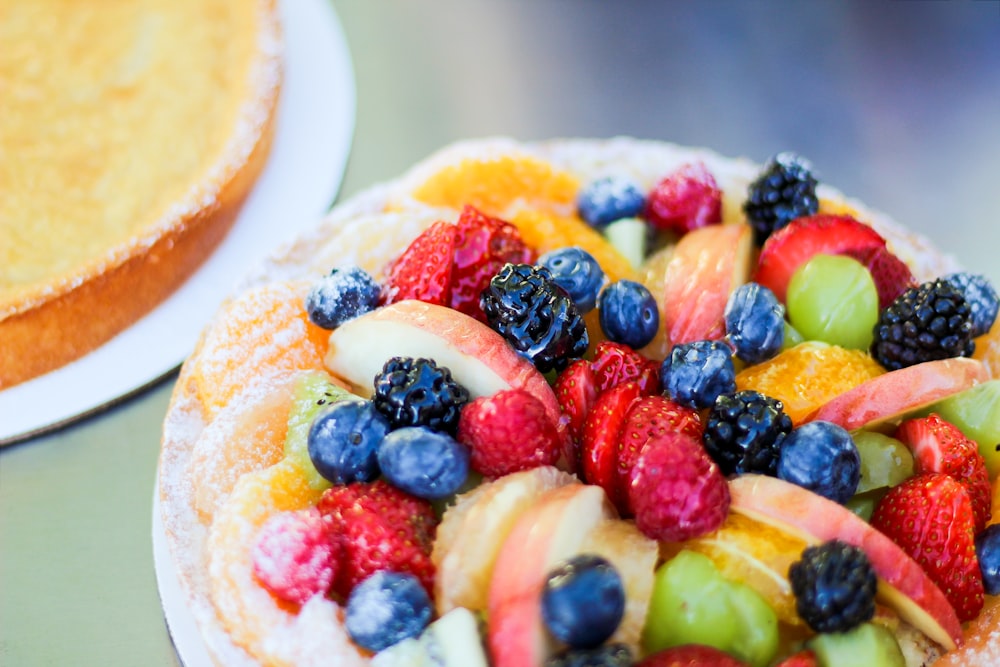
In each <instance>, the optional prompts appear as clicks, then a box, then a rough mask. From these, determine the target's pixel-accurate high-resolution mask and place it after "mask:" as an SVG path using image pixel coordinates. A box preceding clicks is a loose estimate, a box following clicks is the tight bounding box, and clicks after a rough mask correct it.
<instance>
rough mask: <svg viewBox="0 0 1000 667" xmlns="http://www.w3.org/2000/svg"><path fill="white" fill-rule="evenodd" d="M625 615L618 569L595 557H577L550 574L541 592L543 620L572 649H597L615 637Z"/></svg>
mask: <svg viewBox="0 0 1000 667" xmlns="http://www.w3.org/2000/svg"><path fill="white" fill-rule="evenodd" d="M624 614H625V587H624V585H623V584H622V578H621V575H619V574H618V570H616V569H615V567H614V566H613V565H612V564H611V563H609V562H608V561H607V560H605V559H604V558H601V557H600V556H596V555H592V554H583V555H580V556H575V557H573V558H571V559H570V560H568V561H566V562H565V563H563V564H561V565H559V566H557V567H556V568H555V569H554V570H552V572H550V573H549V575H548V577H547V578H546V580H545V586H544V588H543V589H542V620H544V621H545V625H546V626H547V627H548V629H549V632H551V633H552V635H553V636H554V637H555V638H556V639H558V640H559V641H561V642H564V643H565V644H567V645H568V646H570V647H572V648H594V647H596V646H600V645H601V644H602V643H604V640H606V639H607V638H608V637H610V636H611V635H613V634H614V632H615V630H617V629H618V625H619V624H620V623H621V620H622V617H623V616H624Z"/></svg>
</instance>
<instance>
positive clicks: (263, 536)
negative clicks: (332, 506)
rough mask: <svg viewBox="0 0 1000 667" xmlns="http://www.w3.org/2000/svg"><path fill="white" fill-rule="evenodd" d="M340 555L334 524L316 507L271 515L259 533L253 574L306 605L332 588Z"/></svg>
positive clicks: (278, 593) (268, 586)
mask: <svg viewBox="0 0 1000 667" xmlns="http://www.w3.org/2000/svg"><path fill="white" fill-rule="evenodd" d="M339 556H340V543H339V541H338V540H337V539H336V536H335V534H334V533H333V531H332V530H331V525H330V523H329V522H328V521H327V520H326V519H324V518H323V516H322V515H321V514H320V513H319V510H317V509H316V508H314V507H313V508H309V509H307V510H302V511H298V512H279V513H278V514H275V515H273V516H271V517H270V518H269V519H268V520H267V521H266V522H265V523H264V525H263V526H261V528H260V532H258V533H257V541H256V542H255V544H254V546H253V552H252V556H251V558H252V560H253V573H254V575H255V576H256V577H257V580H258V581H260V583H261V584H263V586H264V587H265V588H266V589H267V590H269V591H271V593H273V594H274V595H276V596H278V597H279V598H281V599H282V600H285V601H287V602H293V603H295V604H305V602H306V601H307V600H308V599H309V598H311V597H312V596H314V595H316V594H320V595H325V594H326V592H327V591H329V590H330V586H331V584H332V583H333V579H334V576H335V575H336V572H337V559H338V557H339Z"/></svg>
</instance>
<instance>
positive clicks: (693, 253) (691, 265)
mask: <svg viewBox="0 0 1000 667" xmlns="http://www.w3.org/2000/svg"><path fill="white" fill-rule="evenodd" d="M752 254H753V229H752V228H751V227H750V226H749V225H747V224H744V223H738V224H731V225H709V226H708V227H701V228H699V229H695V230H694V231H691V232H688V233H687V234H685V235H684V236H683V237H681V239H680V241H678V242H677V246H676V247H675V248H674V252H673V255H672V256H671V257H670V261H669V262H668V263H667V271H666V277H665V278H664V285H663V316H664V319H665V322H664V328H665V330H666V334H667V339H668V340H669V341H670V343H671V344H672V345H676V344H678V343H690V342H692V341H696V340H706V339H719V338H722V337H723V336H724V335H725V333H726V324H725V317H724V315H725V311H726V302H727V301H728V300H729V295H730V293H732V291H733V290H735V289H736V288H737V287H739V286H740V285H742V284H743V283H745V282H747V280H748V279H749V276H750V269H751V257H752Z"/></svg>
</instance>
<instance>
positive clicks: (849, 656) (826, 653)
mask: <svg viewBox="0 0 1000 667" xmlns="http://www.w3.org/2000/svg"><path fill="white" fill-rule="evenodd" d="M809 648H810V650H811V651H812V652H813V654H814V655H815V656H816V663H817V664H818V665H819V667H904V666H905V665H906V660H905V659H904V657H903V654H902V652H901V651H900V650H899V644H897V643H896V639H895V638H894V637H893V636H892V635H891V634H890V633H889V631H888V630H886V629H885V628H883V627H881V626H879V625H875V624H874V623H863V624H861V625H859V626H858V627H856V628H854V629H853V630H850V631H848V632H842V633H827V634H821V635H817V636H816V637H815V638H814V639H812V640H811V641H810V642H809Z"/></svg>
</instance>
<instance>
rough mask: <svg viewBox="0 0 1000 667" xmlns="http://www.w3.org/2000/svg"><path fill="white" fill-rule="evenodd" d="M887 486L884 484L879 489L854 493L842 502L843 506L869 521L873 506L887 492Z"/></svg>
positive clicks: (873, 509)
mask: <svg viewBox="0 0 1000 667" xmlns="http://www.w3.org/2000/svg"><path fill="white" fill-rule="evenodd" d="M888 491H889V487H887V486H884V487H882V488H879V489H872V490H871V491H867V492H865V493H856V494H854V495H853V496H851V498H850V499H849V500H848V501H847V502H846V503H844V507H846V508H847V509H849V510H851V511H852V512H854V513H855V514H857V515H858V516H859V517H861V518H862V519H864V520H865V521H871V518H872V514H873V513H874V512H875V506H876V505H878V501H880V500H882V497H883V496H884V495H885V494H886V493H888Z"/></svg>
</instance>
